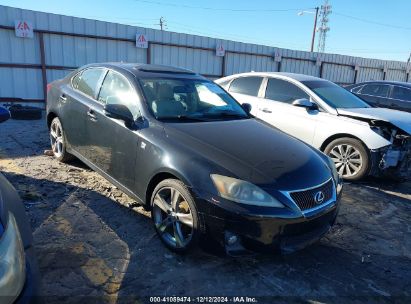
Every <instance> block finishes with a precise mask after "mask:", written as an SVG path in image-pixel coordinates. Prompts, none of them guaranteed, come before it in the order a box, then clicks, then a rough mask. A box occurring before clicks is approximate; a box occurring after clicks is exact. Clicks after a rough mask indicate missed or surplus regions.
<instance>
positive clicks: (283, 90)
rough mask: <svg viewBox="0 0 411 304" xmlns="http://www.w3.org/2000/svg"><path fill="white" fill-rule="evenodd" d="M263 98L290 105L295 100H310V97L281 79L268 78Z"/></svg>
mask: <svg viewBox="0 0 411 304" xmlns="http://www.w3.org/2000/svg"><path fill="white" fill-rule="evenodd" d="M265 98H267V99H271V100H275V101H280V102H284V103H289V104H291V103H293V101H295V100H296V99H301V98H306V99H310V96H309V95H308V94H307V93H305V92H304V91H303V90H302V89H300V88H299V87H297V86H296V85H295V84H292V83H290V82H288V81H285V80H281V79H275V78H270V79H268V83H267V89H266V92H265Z"/></svg>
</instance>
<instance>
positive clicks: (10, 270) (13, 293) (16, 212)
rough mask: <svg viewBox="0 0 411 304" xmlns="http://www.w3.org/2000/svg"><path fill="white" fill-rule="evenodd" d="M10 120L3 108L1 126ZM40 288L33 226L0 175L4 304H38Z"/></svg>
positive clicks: (0, 268) (0, 275)
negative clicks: (32, 232)
mask: <svg viewBox="0 0 411 304" xmlns="http://www.w3.org/2000/svg"><path fill="white" fill-rule="evenodd" d="M9 117H10V114H9V112H8V111H7V110H6V109H5V108H2V107H0V122H3V121H6V120H7V119H8V118H9ZM38 288H39V272H38V268H37V262H36V258H35V256H34V249H33V238H32V234H31V230H30V223H29V221H28V218H27V216H26V213H25V210H24V206H23V203H22V202H21V200H20V198H19V196H18V194H17V192H16V190H15V189H14V188H13V186H12V185H11V184H10V183H9V182H8V180H7V179H6V178H5V177H4V176H3V175H2V174H1V173H0V303H4V304H8V303H34V302H38V301H37V300H38V299H37V298H36V297H35V296H37V295H38Z"/></svg>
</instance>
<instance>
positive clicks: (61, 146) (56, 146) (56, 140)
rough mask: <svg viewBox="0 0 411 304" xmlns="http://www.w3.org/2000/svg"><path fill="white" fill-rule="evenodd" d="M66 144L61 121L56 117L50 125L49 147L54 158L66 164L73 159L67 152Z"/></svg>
mask: <svg viewBox="0 0 411 304" xmlns="http://www.w3.org/2000/svg"><path fill="white" fill-rule="evenodd" d="M66 142H67V141H66V137H65V134H64V131H63V126H62V124H61V121H60V119H59V118H58V117H55V118H54V119H53V120H52V121H51V124H50V145H51V150H52V151H53V155H54V157H55V158H56V159H57V160H58V161H60V162H62V163H65V162H68V161H70V160H72V159H73V158H74V156H73V155H71V154H70V153H68V152H67V150H66Z"/></svg>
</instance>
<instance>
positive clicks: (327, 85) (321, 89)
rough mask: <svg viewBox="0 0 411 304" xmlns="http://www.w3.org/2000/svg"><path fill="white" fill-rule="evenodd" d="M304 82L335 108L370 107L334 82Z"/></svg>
mask: <svg viewBox="0 0 411 304" xmlns="http://www.w3.org/2000/svg"><path fill="white" fill-rule="evenodd" d="M302 83H303V84H305V85H306V86H307V87H308V88H310V89H311V90H312V91H313V92H314V93H315V94H317V95H318V97H320V98H321V99H322V100H324V102H326V103H327V104H328V105H329V106H331V107H333V108H345V109H347V108H370V106H369V105H368V104H367V103H366V102H364V101H363V100H361V99H360V98H358V97H357V96H355V95H354V94H352V93H351V92H348V91H347V90H346V89H344V88H342V87H340V86H339V85H336V84H334V83H332V82H329V81H323V80H314V81H303V82H302Z"/></svg>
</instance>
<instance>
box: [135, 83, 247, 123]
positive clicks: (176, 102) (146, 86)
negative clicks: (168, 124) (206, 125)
mask: <svg viewBox="0 0 411 304" xmlns="http://www.w3.org/2000/svg"><path fill="white" fill-rule="evenodd" d="M140 82H141V84H142V87H143V91H144V95H145V97H146V100H147V103H148V106H149V107H150V108H151V110H152V112H153V114H154V115H155V116H156V118H157V119H159V120H180V121H188V120H193V121H204V120H225V119H245V118H248V117H249V116H248V114H247V113H246V112H245V111H244V110H243V108H242V107H241V105H240V104H239V103H237V102H236V101H235V100H234V99H233V98H232V97H231V96H230V95H229V94H227V92H226V91H224V90H223V89H221V88H220V87H219V86H218V85H216V84H215V83H213V82H211V81H207V80H196V79H176V78H174V79H165V78H157V79H141V80H140Z"/></svg>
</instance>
